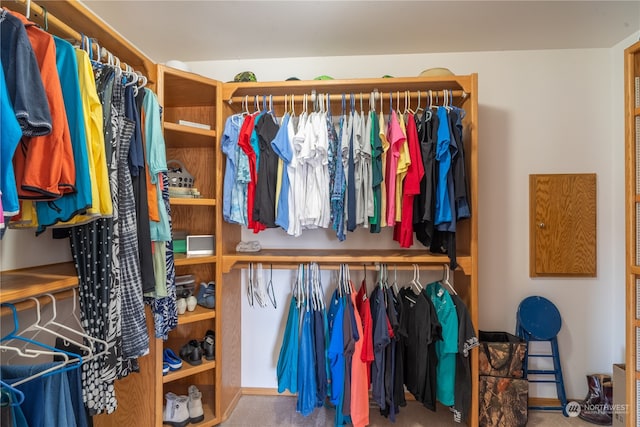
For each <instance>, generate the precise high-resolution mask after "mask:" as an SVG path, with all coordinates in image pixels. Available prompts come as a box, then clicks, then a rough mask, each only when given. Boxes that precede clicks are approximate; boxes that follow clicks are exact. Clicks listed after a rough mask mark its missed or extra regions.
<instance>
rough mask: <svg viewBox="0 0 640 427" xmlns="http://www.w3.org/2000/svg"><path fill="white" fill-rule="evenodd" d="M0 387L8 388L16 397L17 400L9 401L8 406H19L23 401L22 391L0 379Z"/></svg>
mask: <svg viewBox="0 0 640 427" xmlns="http://www.w3.org/2000/svg"><path fill="white" fill-rule="evenodd" d="M0 387H4V388H5V389H7V390H9V391H10V392H11V393H13V395H14V396H16V397H17V398H18V400H16V401H15V402H11V403H9V406H19V405H21V404H22V402H24V393H23V392H21V391H20V390H18V389H17V388H15V387H12V386H11V385H9V384H7V383H5V382H4V381H2V380H0Z"/></svg>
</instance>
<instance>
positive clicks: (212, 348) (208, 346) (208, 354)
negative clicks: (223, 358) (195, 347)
mask: <svg viewBox="0 0 640 427" xmlns="http://www.w3.org/2000/svg"><path fill="white" fill-rule="evenodd" d="M209 332H211V334H209ZM200 346H201V347H202V353H203V354H204V358H205V359H207V360H216V340H215V335H213V332H212V331H207V334H206V335H205V336H204V340H202V342H201V343H200Z"/></svg>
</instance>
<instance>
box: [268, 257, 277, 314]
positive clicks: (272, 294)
mask: <svg viewBox="0 0 640 427" xmlns="http://www.w3.org/2000/svg"><path fill="white" fill-rule="evenodd" d="M267 296H268V297H269V301H271V304H272V305H273V308H278V304H277V303H276V294H275V292H274V291H273V264H271V265H269V283H267Z"/></svg>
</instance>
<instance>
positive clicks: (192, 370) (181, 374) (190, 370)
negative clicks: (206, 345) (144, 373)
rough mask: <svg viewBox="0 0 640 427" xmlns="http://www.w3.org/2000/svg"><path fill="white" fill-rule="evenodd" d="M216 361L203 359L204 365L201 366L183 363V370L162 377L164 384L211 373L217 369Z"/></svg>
mask: <svg viewBox="0 0 640 427" xmlns="http://www.w3.org/2000/svg"><path fill="white" fill-rule="evenodd" d="M215 367H216V361H215V360H206V359H204V358H203V359H202V363H201V364H200V365H195V366H194V365H189V364H188V363H187V362H185V361H183V362H182V368H180V369H178V370H177V371H173V372H169V373H168V374H167V375H165V376H163V377H162V382H163V383H164V384H167V383H171V382H173V381H177V380H179V379H182V378H187V377H190V376H192V375H195V374H199V373H200V372H205V371H209V370H211V369H215Z"/></svg>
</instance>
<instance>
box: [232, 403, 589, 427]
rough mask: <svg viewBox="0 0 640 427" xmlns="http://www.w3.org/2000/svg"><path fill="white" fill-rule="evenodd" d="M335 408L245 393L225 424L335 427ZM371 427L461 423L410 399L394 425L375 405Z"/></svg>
mask: <svg viewBox="0 0 640 427" xmlns="http://www.w3.org/2000/svg"><path fill="white" fill-rule="evenodd" d="M334 414H335V412H334V410H333V409H328V408H319V409H317V410H316V411H315V412H313V414H311V415H309V416H308V417H306V418H305V417H303V416H302V415H300V414H299V413H297V412H296V398H295V397H290V396H242V397H241V398H240V401H239V402H238V406H237V407H236V409H235V410H234V411H233V413H232V414H231V417H229V419H228V420H227V421H226V422H224V423H222V424H221V426H222V427H258V426H260V427H294V426H305V427H332V426H333V425H334V424H333V418H334ZM369 414H370V415H369V418H370V423H369V425H370V426H373V427H381V426H386V427H390V426H398V427H424V426H429V427H441V426H459V425H460V424H456V423H455V422H454V421H453V416H452V414H451V413H450V412H449V409H447V408H445V407H443V406H440V407H438V410H437V411H436V412H432V411H429V410H428V409H426V408H424V407H423V406H422V405H421V404H420V403H417V402H415V401H410V402H407V406H406V407H404V408H401V409H400V413H399V414H398V415H397V419H396V423H395V424H392V423H391V422H390V421H389V420H388V419H387V418H384V417H382V416H381V415H380V412H379V410H378V409H377V408H375V407H372V408H371V411H370V413H369ZM527 426H528V427H529V426H531V427H542V426H544V427H556V426H557V427H562V426H593V424H589V423H586V422H584V421H582V420H580V419H579V418H566V417H564V416H562V414H560V413H558V412H546V411H530V412H529V422H528V424H527Z"/></svg>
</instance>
